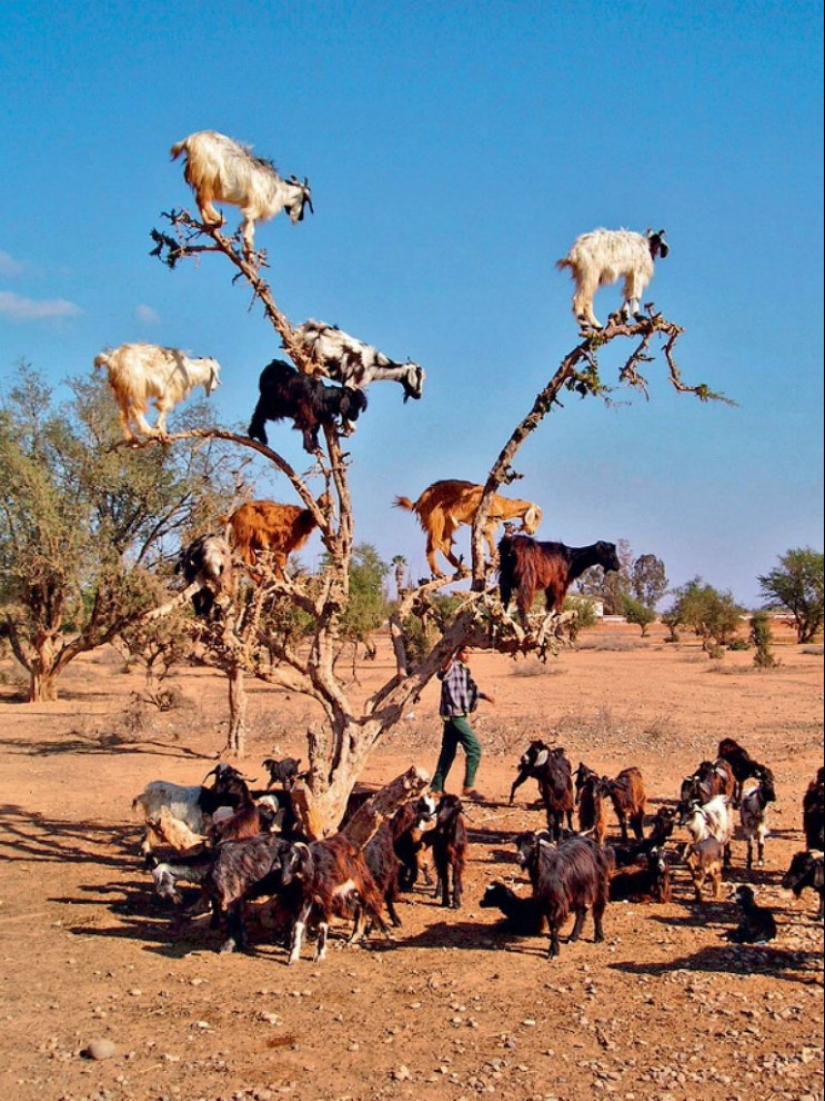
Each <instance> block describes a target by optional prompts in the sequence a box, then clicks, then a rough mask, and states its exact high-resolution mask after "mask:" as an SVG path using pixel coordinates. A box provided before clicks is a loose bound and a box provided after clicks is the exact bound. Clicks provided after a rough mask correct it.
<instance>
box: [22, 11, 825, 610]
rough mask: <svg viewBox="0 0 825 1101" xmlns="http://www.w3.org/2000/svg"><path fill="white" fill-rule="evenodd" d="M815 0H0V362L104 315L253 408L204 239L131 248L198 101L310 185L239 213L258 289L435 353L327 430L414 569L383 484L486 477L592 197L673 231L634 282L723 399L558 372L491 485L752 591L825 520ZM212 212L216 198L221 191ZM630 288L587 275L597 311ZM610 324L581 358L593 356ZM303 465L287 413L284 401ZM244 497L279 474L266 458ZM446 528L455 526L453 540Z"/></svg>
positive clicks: (525, 406)
mask: <svg viewBox="0 0 825 1101" xmlns="http://www.w3.org/2000/svg"><path fill="white" fill-rule="evenodd" d="M822 14H823V12H822V4H821V3H797V4H789V3H782V4H779V3H761V2H754V3H747V4H744V3H734V2H729V3H701V4H695V5H686V4H683V3H678V4H677V3H654V4H645V3H641V4H640V3H638V2H636V3H633V4H630V3H624V2H615V0H613V2H611V3H606V2H605V3H602V2H586V0H585V2H579V3H566V2H560V3H554V4H548V3H546V2H544V3H538V2H535V3H534V2H532V0H526V2H523V3H514V2H503V0H497V2H493V0H490V2H483V0H482V2H478V0H476V2H474V3H472V4H469V3H451V2H443V0H442V2H440V3H429V2H426V0H424V2H419V3H415V4H410V3H405V4H401V3H395V4H390V3H375V2H366V3H363V2H361V3H359V2H356V3H349V4H343V3H332V2H330V3H313V2H311V0H305V2H303V3H301V4H293V3H272V4H269V5H261V4H251V3H243V2H241V3H233V4H231V5H228V4H226V3H215V2H213V0H205V2H202V3H199V4H197V5H195V4H184V3H180V4H166V3H159V2H155V3H147V4H140V5H138V4H134V3H131V2H130V3H122V2H119V0H111V2H108V3H96V4H95V3H93V4H89V3H84V4H80V3H76V2H75V0H63V2H62V3H59V4H58V3H54V2H48V3H47V2H38V0H32V2H30V3H20V2H17V0H6V3H5V4H4V5H2V8H0V65H2V75H3V79H2V85H1V86H0V88H1V90H0V96H1V97H2V108H3V120H4V121H3V125H2V127H1V128H0V164H2V173H1V174H0V191H1V192H2V197H3V215H4V217H3V222H2V230H1V231H0V387H2V388H5V387H6V386H7V385H8V380H9V379H10V378H11V377H12V375H13V373H14V371H15V367H16V364H17V363H18V362H19V361H20V360H21V359H25V360H27V361H28V362H30V363H31V364H32V365H33V366H34V367H36V368H37V369H38V370H39V371H41V372H42V373H43V374H44V375H45V376H46V378H47V379H49V380H50V381H51V382H52V383H54V385H55V386H59V384H60V383H61V381H62V380H64V379H65V378H67V377H74V376H83V375H88V374H89V373H90V372H91V371H92V362H93V360H94V357H95V355H96V354H97V353H98V352H99V351H100V350H101V349H102V348H104V347H107V346H114V345H117V344H121V343H124V342H127V341H134V340H146V341H151V342H153V343H158V344H166V345H173V346H177V347H180V348H183V349H185V350H188V351H190V352H191V353H192V354H194V355H211V356H215V357H216V358H217V359H218V360H219V361H220V363H221V365H222V381H223V385H222V386H221V388H220V389H219V391H218V392H217V394H216V395H215V397H214V398H213V399H212V400H213V401H214V402H215V403H216V408H217V411H218V414H219V418H220V420H221V422H222V423H224V424H226V425H227V426H245V425H246V424H247V423H248V420H249V416H250V414H251V412H252V409H253V407H254V405H255V401H256V398H257V379H258V375H259V373H260V370H261V368H262V367H263V366H264V365H265V364H266V363H267V362H268V361H269V360H270V359H272V358H273V357H274V356H277V355H279V354H281V352H280V347H279V340H278V338H277V335H276V334H275V333H274V331H273V330H272V329H271V328H270V327H269V325H268V324H267V323H266V321H265V319H264V318H263V316H262V314H261V311H260V309H258V308H257V307H255V306H252V308H250V300H249V295H248V294H247V293H246V292H245V291H244V289H243V287H241V286H239V285H235V286H233V285H232V283H231V276H232V270H231V269H230V267H229V265H228V264H227V262H226V261H224V260H221V259H220V258H218V257H206V258H205V259H204V260H203V262H202V263H201V264H200V265H195V264H187V265H185V266H184V267H183V268H181V269H179V270H176V271H174V272H170V271H169V270H167V269H166V268H165V267H163V266H162V265H161V264H160V263H158V261H157V260H154V259H152V258H151V257H150V256H149V249H150V247H151V241H150V238H149V231H150V230H151V228H152V227H153V226H162V225H163V222H162V219H161V218H160V212H161V211H164V210H170V209H172V208H173V207H180V206H187V207H189V208H190V209H194V206H193V203H192V196H191V192H190V191H189V188H188V187H187V185H186V184H185V183H184V181H183V177H182V171H181V164H180V162H176V163H172V162H171V161H170V157H169V147H170V146H171V145H172V143H173V142H175V141H178V140H180V139H182V138H184V137H186V135H187V134H189V133H191V132H193V131H196V130H201V129H216V130H219V131H221V132H223V133H225V134H228V135H230V136H232V137H234V138H237V139H239V140H241V141H244V142H248V143H251V144H252V145H253V146H254V149H255V152H256V153H258V154H259V155H261V156H266V157H269V158H271V159H272V160H274V161H275V163H276V164H277V166H278V167H279V169H280V170H281V172H282V173H283V174H284V175H288V174H291V173H296V174H297V175H299V176H301V177H303V176H308V177H309V180H310V183H311V185H312V191H313V199H314V205H315V215H314V216H312V217H309V218H308V219H307V220H306V221H305V222H303V223H302V224H300V225H298V226H293V225H291V224H290V223H289V222H288V220H287V219H286V218H285V216H283V215H281V216H279V217H278V218H276V219H274V220H273V221H271V222H268V223H265V224H263V225H261V226H259V227H258V230H257V234H256V242H257V244H258V245H259V246H261V247H264V248H266V249H267V250H268V254H269V260H270V264H271V269H270V271H269V279H270V282H271V285H272V288H273V291H274V294H275V298H276V301H277V302H278V304H279V306H280V307H281V308H282V309H283V310H284V312H285V313H286V314H287V316H288V317H290V318H291V319H292V321H293V322H294V323H296V324H298V323H300V322H301V321H303V320H305V319H306V318H308V317H315V318H319V319H321V320H324V321H328V322H330V323H333V324H337V325H339V326H340V327H341V328H343V329H345V330H346V331H348V332H350V333H351V334H353V335H354V336H357V337H359V338H360V339H363V340H366V341H368V342H369V343H372V344H375V345H377V346H378V347H379V348H381V349H382V350H383V351H385V352H386V353H387V354H388V355H390V356H392V357H393V358H395V359H400V360H403V359H405V358H407V357H410V358H412V359H414V360H416V361H417V362H418V363H420V364H422V365H423V366H424V367H425V369H426V371H427V382H426V386H425V392H424V397H423V399H422V400H421V401H420V402H417V403H414V402H409V403H407V404H406V405H405V404H404V403H403V401H402V391H401V389H400V387H399V386H397V385H396V384H394V383H382V384H378V385H375V386H373V387H372V390H371V392H370V407H369V409H368V411H367V413H366V414H365V415H364V416H363V417H362V419H361V420H360V421H359V427H358V432H357V433H356V435H355V436H354V437H353V438H352V440H351V441H350V443H351V453H352V461H353V465H352V468H351V484H352V490H353V497H354V501H355V509H356V538H357V540H358V541H361V542H368V543H372V544H374V545H375V546H376V547H377V549H378V550H379V552H380V553H381V554H382V555H383V556H384V557H385V558H387V559H389V558H391V557H392V556H393V555H395V554H403V555H405V557H406V558H407V559H408V562H409V564H410V568H411V572H412V574H413V576H423V575H424V574H425V573H426V563H425V559H424V541H423V536H422V533H421V532H420V530H419V528H418V526H417V523H416V521H415V518H414V517H413V516H411V515H410V514H409V513H406V512H402V511H399V510H397V509H394V508H393V507H392V501H393V499H394V498H395V497H396V496H397V495H399V494H403V495H405V496H409V497H412V498H415V497H417V496H418V495H419V493H420V492H421V491H422V490H423V489H424V488H425V487H426V486H427V485H429V484H430V483H431V482H433V481H435V480H436V479H438V478H468V479H470V480H472V481H478V482H483V481H484V480H485V478H486V476H487V473H488V471H489V469H490V467H491V465H492V463H493V462H494V460H495V458H496V456H497V455H498V453H499V451H500V449H501V447H502V446H503V445H504V443H505V442H506V440H507V439H508V438H509V435H510V433H511V431H512V429H513V428H514V427H515V425H516V423H517V422H518V421H519V420H520V419H521V417H522V416H523V415H525V414H526V413H527V411H528V410H529V409H530V406H531V404H532V401H533V399H534V397H535V394H536V393H537V392H538V391H539V390H540V389H541V388H542V387H543V386H544V385H545V384H546V383H547V381H548V380H549V378H550V377H551V376H552V374H553V373H554V372H555V370H556V368H557V366H558V364H559V362H560V360H561V359H562V357H563V356H564V355H565V354H566V353H567V352H568V351H569V350H570V349H571V348H572V347H573V346H574V345H575V344H576V343H577V339H578V330H577V325H576V322H575V320H574V318H573V315H572V313H571V308H570V306H571V301H570V300H571V283H570V279H569V276H568V275H567V274H566V273H562V272H559V271H557V270H556V267H555V261H556V260H557V259H558V258H559V257H561V256H563V255H564V254H565V253H566V252H567V250H568V248H569V246H570V245H571V244H572V242H573V240H574V239H575V238H576V237H577V236H578V235H579V234H580V233H584V232H586V231H588V230H591V229H594V228H596V227H598V226H606V227H608V228H618V227H626V228H629V229H635V230H638V231H640V232H644V231H645V229H646V228H647V227H648V226H654V227H655V228H660V227H664V228H665V229H666V230H667V234H668V240H669V242H670V246H671V252H670V255H669V257H668V258H667V259H666V260H663V261H662V260H660V261H659V262H658V263H657V266H656V275H655V278H654V280H653V282H652V284H651V286H650V287H649V288H648V293H647V294H646V296H645V298H646V299H648V300H653V301H654V302H655V304H656V307H657V309H659V310H661V312H663V313H664V314H665V316H666V317H668V318H669V319H670V320H672V321H675V322H676V323H677V324H679V325H681V326H683V327H684V329H685V335H684V336H683V337H682V339H681V341H680V343H679V345H678V362H679V366H680V368H681V370H682V372H683V374H684V376H685V378H686V380H687V381H689V382H707V383H708V384H709V385H710V386H711V387H712V388H713V389H715V390H718V391H722V392H724V393H725V394H726V395H727V396H729V397H730V398H732V399H733V400H735V401H736V402H737V405H736V406H735V407H734V406H727V405H722V404H709V405H703V404H701V403H699V402H697V401H696V400H695V399H693V398H691V397H690V396H687V395H685V396H679V395H677V394H675V393H674V392H673V391H672V390H671V388H670V387H669V386H668V384H667V383H666V381H665V376H664V368H663V365H662V364H659V365H657V366H656V367H655V368H654V369H653V370H652V371H651V373H650V375H649V378H650V382H651V386H650V400H649V401H647V402H646V401H645V400H644V398H642V397H641V396H640V395H630V394H629V395H627V403H626V404H622V405H620V406H619V407H618V408H615V409H611V408H607V407H605V406H604V405H603V404H601V403H600V402H598V401H596V400H592V399H591V400H589V401H587V402H580V401H579V400H578V399H573V398H570V399H569V400H567V401H566V402H565V407H564V408H563V409H561V410H558V409H557V410H555V411H554V412H553V413H552V414H551V415H550V416H549V417H548V418H547V419H546V420H545V422H544V423H543V425H542V427H541V428H540V429H539V431H538V432H537V433H535V434H534V435H533V436H532V437H531V438H530V439H529V440H528V441H527V443H526V444H525V445H524V447H523V448H522V450H521V452H520V454H519V457H518V460H517V463H516V466H517V469H518V470H519V471H520V472H521V473H522V474H523V475H524V479H523V480H522V481H521V482H519V483H517V485H516V486H514V487H511V490H508V491H507V492H511V493H512V495H515V496H519V497H526V498H528V499H530V500H533V501H536V502H537V503H539V504H540V505H541V506H542V508H543V509H544V513H545V519H544V522H543V524H542V526H541V528H540V529H539V532H538V535H539V537H540V538H544V539H554V540H561V541H563V542H565V543H567V544H569V545H571V546H579V545H582V544H585V543H591V542H594V541H595V540H597V539H607V540H611V541H614V542H615V541H618V540H619V539H624V540H627V542H628V543H629V544H630V546H631V548H632V551H633V553H634V555H636V556H638V555H640V554H655V555H657V556H658V557H660V558H661V559H662V560H663V561H664V563H665V566H666V569H667V574H668V577H669V579H670V581H671V584H672V585H681V584H684V583H685V582H686V581H688V580H689V579H691V578H692V577H694V576H696V575H700V576H702V577H703V578H704V579H705V580H706V581H708V582H709V583H711V584H713V585H715V586H716V587H717V588H720V589H723V590H730V591H731V592H732V593H733V594H734V596H735V597H736V599H737V600H739V601H741V602H742V603H744V604H745V605H746V606H756V605H757V604H758V597H759V586H758V582H757V580H756V578H757V575H758V574H760V573H761V574H764V573H767V572H768V571H769V570H770V569H772V568H773V567H774V566H776V565H777V560H778V557H779V556H780V555H781V554H783V553H784V552H785V551H786V550H788V549H789V548H791V547H800V546H811V547H814V548H815V549H817V550H822V548H823V513H822V508H823V506H822V501H823V486H822V480H823V478H822V475H823V416H822V413H823V393H822V378H823V363H822V359H823V342H822V331H823V287H822V271H823V255H822V253H823V248H822V245H823V234H822V212H823V202H822V199H823V190H822V165H823V149H822V135H823V125H822V103H823V87H822V84H823V82H822V46H823V34H822V22H823V20H822ZM226 213H227V215H228V218H229V221H230V225H232V226H233V227H234V225H236V224H237V221H239V216H238V214H237V212H236V211H235V210H234V209H233V208H226ZM619 301H620V287H619V285H614V286H612V287H609V288H604V289H602V290H601V291H600V292H599V293H598V295H597V297H596V313H597V314H598V315H599V316H600V317H602V318H604V317H606V315H607V313H608V312H609V311H610V310H611V309H613V308H614V307H615V306H616V305H617V304H618V303H619ZM617 362H618V360H617V359H616V357H615V356H611V355H609V354H606V355H605V356H604V358H603V360H602V367H603V376H604V378H605V381H615V380H616V370H617V366H616V365H617ZM271 439H272V440H273V443H274V446H276V447H277V448H278V449H279V450H281V451H282V453H283V454H284V455H285V456H286V457H287V458H288V459H289V460H290V461H293V462H295V463H296V464H297V465H298V467H299V468H300V469H306V467H307V465H308V464H307V463H306V461H305V458H304V457H303V456H302V452H301V451H300V438H299V436H298V434H297V433H294V432H292V431H291V430H290V429H289V428H288V427H285V426H277V427H276V426H273V432H272V434H271ZM256 463H258V464H259V465H257V466H256V467H255V468H254V469H255V471H256V472H257V477H258V486H259V489H260V495H261V496H267V497H274V498H275V499H278V500H285V501H287V500H293V499H294V495H293V493H292V490H291V487H290V486H289V485H288V483H286V482H285V481H284V480H283V479H282V478H281V477H280V476H278V475H273V474H272V473H271V472H270V471H269V469H268V466H267V464H266V463H265V462H264V461H263V460H256ZM467 547H468V539H467V537H466V534H465V536H464V538H463V539H460V540H459V550H460V551H466V550H467Z"/></svg>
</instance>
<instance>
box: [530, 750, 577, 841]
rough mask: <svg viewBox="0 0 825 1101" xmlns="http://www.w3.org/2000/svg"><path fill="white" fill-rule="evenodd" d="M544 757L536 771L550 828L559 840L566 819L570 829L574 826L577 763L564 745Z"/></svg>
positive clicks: (548, 827) (554, 838)
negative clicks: (574, 762)
mask: <svg viewBox="0 0 825 1101" xmlns="http://www.w3.org/2000/svg"><path fill="white" fill-rule="evenodd" d="M534 744H535V743H534ZM540 759H541V760H542V762H543V763H542V764H541V765H540V766H537V767H536V769H535V775H536V778H537V780H538V783H539V791H540V792H541V801H542V803H544V810H545V813H546V815H547V829H548V830H549V831H550V834H551V837H552V840H553V841H559V840H561V837H562V830H563V825H564V823H565V822H566V823H567V828H568V829H572V828H573V808H574V806H575V799H574V792H573V766H572V765H571V764H570V760H569V758H568V757H567V755H566V754H565V752H564V749H562V747H561V746H555V747H554V748H553V749H551V750H550V751H549V752H548V753H547V755H546V757H545V756H544V753H543V752H542V754H541V758H540Z"/></svg>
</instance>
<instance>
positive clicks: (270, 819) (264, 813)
mask: <svg viewBox="0 0 825 1101" xmlns="http://www.w3.org/2000/svg"><path fill="white" fill-rule="evenodd" d="M279 809H280V808H277V807H274V806H273V805H272V803H270V802H269V801H268V800H260V801H258V800H256V799H254V798H253V797H252V793H251V792H247V794H246V796H245V797H242V799H241V801H240V803H239V805H238V806H237V808H236V809H235V810H234V812H233V813H232V814H229V815H223V816H221V817H218V816H217V815H216V816H215V817H214V818H213V820H212V828H211V829H210V831H209V839H210V841H211V842H212V844H213V845H221V844H223V843H224V842H225V841H242V840H243V839H244V838H246V837H257V836H258V834H259V833H271V832H273V830H274V828H275V822H276V819H277V815H278V810H279Z"/></svg>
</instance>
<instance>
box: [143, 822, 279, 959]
mask: <svg viewBox="0 0 825 1101" xmlns="http://www.w3.org/2000/svg"><path fill="white" fill-rule="evenodd" d="M290 850H291V845H290V844H289V842H286V841H282V840H281V839H280V838H277V837H275V836H273V835H272V834H259V835H258V836H256V837H248V838H244V839H243V840H238V841H225V842H223V844H221V845H218V846H217V847H216V848H215V849H213V850H211V851H210V852H208V853H207V854H204V856H205V859H202V860H197V859H195V860H189V861H187V860H183V861H179V862H168V863H166V864H160V865H158V867H157V868H155V869H154V871H153V873H152V878H153V879H154V882H155V889H156V891H157V893H158V894H159V895H160V896H161V897H162V898H171V899H173V900H174V901H178V900H179V897H180V896H179V892H178V890H177V882H178V880H179V879H184V880H189V881H190V882H192V881H194V882H199V883H200V887H201V894H202V897H203V899H204V900H206V901H207V902H208V903H209V904H210V906H211V909H212V925H213V927H222V926H223V925H224V924H225V925H226V936H225V939H222V942H221V946H220V951H221V952H234V951H235V950H236V949H239V950H242V949H244V948H245V947H246V945H247V932H246V922H245V916H244V907H245V904H246V902H247V901H248V900H250V899H253V898H260V897H261V896H263V895H272V894H278V893H280V892H281V890H282V887H283V886H284V885H283V883H282V880H281V876H282V866H283V861H284V859H285V858H286V856H287V854H288V853H289V852H290ZM193 877H197V878H194V879H193Z"/></svg>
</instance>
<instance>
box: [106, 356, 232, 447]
mask: <svg viewBox="0 0 825 1101" xmlns="http://www.w3.org/2000/svg"><path fill="white" fill-rule="evenodd" d="M95 367H97V368H100V367H103V368H105V369H106V375H107V379H108V382H109V386H110V387H111V390H112V393H113V395H114V398H115V401H116V402H117V407H118V415H119V417H120V425H121V428H122V429H123V435H124V437H125V438H126V439H127V440H129V441H130V442H132V441H135V440H136V439H137V436H136V435H135V432H134V427H137V429H138V430H139V431H140V432H142V433H143V435H144V436H164V435H165V434H166V419H167V417H168V416H169V414H170V413H171V411H172V409H173V408H174V407H175V406H176V405H177V404H178V403H179V402H181V401H183V400H184V399H185V398H188V397H189V395H190V394H191V393H192V391H193V390H194V389H195V387H197V386H202V387H203V388H204V390H205V391H206V396H207V397H209V396H210V395H211V394H213V393H214V392H215V390H216V389H217V388H218V385H219V375H220V370H221V367H220V364H219V363H218V361H217V360H216V359H210V358H199V359H193V358H192V357H191V356H188V355H186V353H185V352H181V351H180V350H179V349H177V348H162V347H160V346H159V345H157V344H121V345H120V347H119V348H114V349H112V350H111V351H106V352H101V353H100V354H99V355H98V356H97V357H96V358H95ZM152 398H153V399H154V402H155V408H156V409H157V411H158V419H157V423H156V424H155V426H154V428H153V427H152V425H151V424H149V422H148V421H147V420H146V413H147V412H148V409H149V400H150V399H152Z"/></svg>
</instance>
